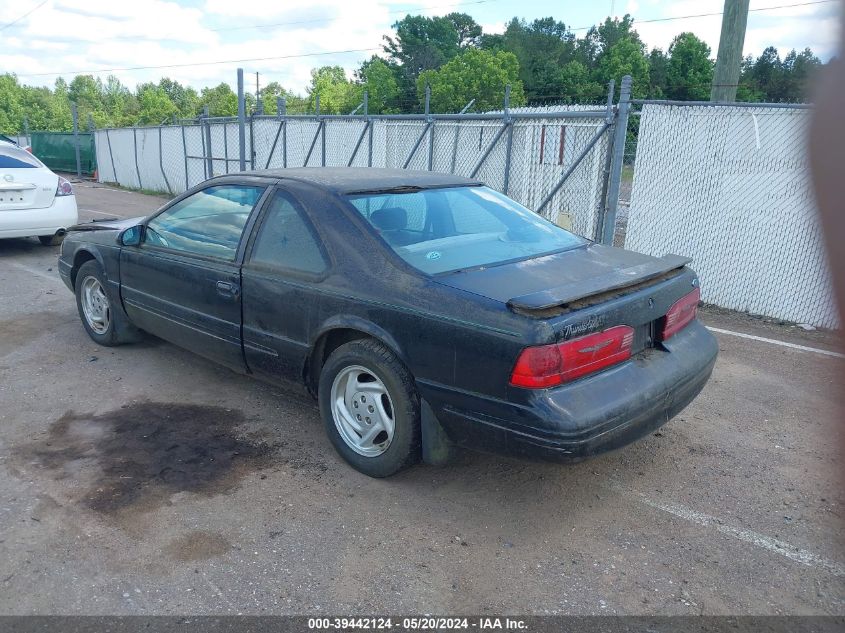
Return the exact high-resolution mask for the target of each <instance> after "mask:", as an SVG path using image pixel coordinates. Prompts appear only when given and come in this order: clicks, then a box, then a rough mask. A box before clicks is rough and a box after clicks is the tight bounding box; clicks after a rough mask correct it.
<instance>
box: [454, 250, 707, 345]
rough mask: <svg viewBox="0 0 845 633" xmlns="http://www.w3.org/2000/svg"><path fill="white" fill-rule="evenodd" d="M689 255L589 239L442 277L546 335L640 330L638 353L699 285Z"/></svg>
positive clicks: (546, 339)
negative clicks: (653, 254) (501, 305)
mask: <svg viewBox="0 0 845 633" xmlns="http://www.w3.org/2000/svg"><path fill="white" fill-rule="evenodd" d="M689 262H690V259H689V258H686V257H680V256H678V255H666V256H664V257H660V258H658V257H651V256H649V255H643V254H641V253H634V252H632V251H626V250H623V249H619V248H611V247H608V246H602V245H600V244H590V245H588V246H586V247H583V248H577V249H573V250H570V251H565V252H563V253H556V254H554V255H548V256H545V257H538V258H535V259H529V260H525V261H521V262H514V263H510V264H504V265H501V266H494V267H490V268H484V269H477V270H471V271H466V272H455V273H449V274H448V275H444V276H442V277H438V281H439V282H440V283H444V284H446V285H448V286H451V287H453V288H458V289H460V290H464V291H467V292H472V293H475V294H477V295H481V296H484V297H487V298H489V299H493V300H495V301H500V302H502V303H505V304H507V305H508V307H509V308H510V309H511V310H512V311H513V312H515V313H518V314H522V315H525V316H527V317H529V318H533V319H537V320H538V321H541V322H542V323H543V326H542V327H541V329H540V331H541V332H543V334H542V335H541V338H542V339H543V340H538V341H536V344H540V343H547V342H555V341H560V340H568V339H571V338H577V337H579V336H585V335H587V334H591V333H593V332H598V331H602V330H605V329H608V328H610V327H613V326H616V325H628V326H630V327H633V328H634V344H633V348H632V353H633V354H637V353H639V352H641V351H643V350H645V349H647V348H650V347H653V346H654V344H655V341H656V332H657V331H658V327H659V321H660V319H661V318H662V317H663V316H664V315H665V314H666V312H667V311H668V310H669V308H670V306H671V305H672V304H673V303H674V302H675V301H677V300H678V299H679V298H680V297H682V296H684V295H685V294H687V293H688V292H690V291H691V290H692V288H693V287H694V286H695V285H696V284H697V283H698V281H697V278H696V276H695V273H694V272H692V271H691V270H689V269H686V268H684V267H685V265H686V264H688V263H689Z"/></svg>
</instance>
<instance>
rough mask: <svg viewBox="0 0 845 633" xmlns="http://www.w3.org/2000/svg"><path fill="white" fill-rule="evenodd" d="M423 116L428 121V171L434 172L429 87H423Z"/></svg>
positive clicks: (432, 123) (432, 121)
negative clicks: (424, 115)
mask: <svg viewBox="0 0 845 633" xmlns="http://www.w3.org/2000/svg"><path fill="white" fill-rule="evenodd" d="M425 114H426V117H427V121H428V171H433V170H434V127H435V126H434V119H432V118H431V86H426V87H425Z"/></svg>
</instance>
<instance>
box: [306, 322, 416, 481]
mask: <svg viewBox="0 0 845 633" xmlns="http://www.w3.org/2000/svg"><path fill="white" fill-rule="evenodd" d="M317 392H318V393H317V395H318V399H319V401H320V415H321V416H322V418H323V424H324V426H325V428H326V433H327V434H328V436H329V439H330V440H331V442H332V444H333V445H334V447H335V449H336V450H337V452H338V453H340V455H341V457H343V458H344V459H345V460H346V461H347V462H349V463H350V464H351V465H352V466H353V467H354V468H356V469H357V470H359V471H361V472H362V473H364V474H365V475H369V476H370V477H388V476H390V475H392V474H393V473H395V472H398V471H400V470H402V469H403V468H406V467H408V466H410V465H411V464H413V463H415V462H417V461H419V458H420V397H419V394H418V393H417V390H416V385H415V382H414V378H413V376H412V375H411V372H410V371H408V368H407V367H406V366H405V365H404V363H402V361H400V360H399V359H398V358H397V357H396V355H395V354H394V353H393V352H392V351H390V350H389V349H388V348H387V347H385V346H384V345H383V344H381V343H380V342H378V341H375V340H373V339H369V338H367V339H359V340H355V341H350V342H349V343H345V344H344V345H341V346H340V347H338V348H337V349H336V350H334V351H333V352H332V353H331V354H330V355H329V357H328V358H327V359H326V361H325V364H324V365H323V367H322V371H321V372H320V381H319V386H318V389H317Z"/></svg>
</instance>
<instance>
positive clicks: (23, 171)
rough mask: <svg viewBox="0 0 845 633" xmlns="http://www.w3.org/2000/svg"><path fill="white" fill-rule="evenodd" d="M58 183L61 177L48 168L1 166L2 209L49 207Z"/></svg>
mask: <svg viewBox="0 0 845 633" xmlns="http://www.w3.org/2000/svg"><path fill="white" fill-rule="evenodd" d="M58 184H59V177H58V176H57V175H56V174H54V173H53V172H51V171H50V170H48V169H46V168H38V167H30V168H19V169H9V168H5V169H4V168H3V167H0V211H18V210H21V209H44V208H46V207H49V206H50V205H51V204H53V198H55V197H56V188H57V187H58Z"/></svg>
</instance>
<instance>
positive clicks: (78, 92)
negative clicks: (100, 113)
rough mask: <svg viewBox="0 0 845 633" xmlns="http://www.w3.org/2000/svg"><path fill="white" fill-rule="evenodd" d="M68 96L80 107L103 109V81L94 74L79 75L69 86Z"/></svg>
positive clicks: (90, 109)
mask: <svg viewBox="0 0 845 633" xmlns="http://www.w3.org/2000/svg"><path fill="white" fill-rule="evenodd" d="M68 98H69V99H70V100H71V102H72V103H75V104H76V105H77V106H78V107H79V108H80V109H85V110H89V111H92V110H102V108H103V82H102V81H100V79H94V77H93V76H92V75H77V76H76V77H74V78H73V81H71V82H70V86H69V87H68Z"/></svg>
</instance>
